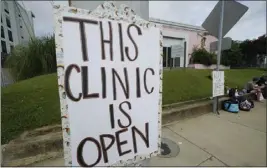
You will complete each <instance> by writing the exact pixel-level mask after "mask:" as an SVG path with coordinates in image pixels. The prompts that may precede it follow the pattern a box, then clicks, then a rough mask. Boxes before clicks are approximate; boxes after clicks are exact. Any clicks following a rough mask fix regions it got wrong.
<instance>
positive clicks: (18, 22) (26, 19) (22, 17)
mask: <svg viewBox="0 0 267 168" xmlns="http://www.w3.org/2000/svg"><path fill="white" fill-rule="evenodd" d="M34 17H35V16H34V15H33V13H32V12H31V11H28V10H26V9H24V8H23V7H22V6H21V5H20V4H19V3H18V2H17V1H7V0H2V1H1V54H3V55H6V54H9V53H10V52H11V50H12V48H13V47H14V46H16V45H18V44H26V43H27V42H28V41H29V40H30V39H31V38H33V37H34V25H33V18H34Z"/></svg>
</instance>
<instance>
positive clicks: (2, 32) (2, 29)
mask: <svg viewBox="0 0 267 168" xmlns="http://www.w3.org/2000/svg"><path fill="white" fill-rule="evenodd" d="M1 37H2V38H5V31H4V27H3V26H1Z"/></svg>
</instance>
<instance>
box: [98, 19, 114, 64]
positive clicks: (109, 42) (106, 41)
mask: <svg viewBox="0 0 267 168" xmlns="http://www.w3.org/2000/svg"><path fill="white" fill-rule="evenodd" d="M108 26H109V40H104V34H103V24H102V22H100V39H101V51H102V60H105V59H106V53H105V43H108V44H109V53H110V60H111V61H113V35H112V25H111V22H108Z"/></svg>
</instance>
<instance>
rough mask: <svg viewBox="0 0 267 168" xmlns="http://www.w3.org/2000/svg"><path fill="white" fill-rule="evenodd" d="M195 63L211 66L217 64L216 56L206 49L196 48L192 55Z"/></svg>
mask: <svg viewBox="0 0 267 168" xmlns="http://www.w3.org/2000/svg"><path fill="white" fill-rule="evenodd" d="M192 59H193V63H198V64H204V65H207V66H209V65H211V64H216V55H215V54H213V53H209V52H208V51H207V50H206V49H205V48H194V49H193V53H192Z"/></svg>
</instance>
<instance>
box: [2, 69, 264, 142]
mask: <svg viewBox="0 0 267 168" xmlns="http://www.w3.org/2000/svg"><path fill="white" fill-rule="evenodd" d="M263 72H264V71H262V70H258V69H241V70H226V71H225V77H226V80H227V81H226V83H227V85H228V86H229V87H236V86H238V87H243V86H244V84H245V83H246V82H247V81H248V80H250V79H251V78H252V77H254V76H261V75H262V73H263ZM210 74H211V70H194V69H187V70H166V71H164V74H163V104H171V103H176V102H181V101H187V100H196V99H200V98H206V97H210V96H211V94H212V93H211V91H212V81H211V80H210V79H209V78H208V76H210ZM1 96H2V111H1V112H2V113H1V115H2V123H1V124H2V136H1V139H2V143H7V142H8V141H10V140H12V139H14V138H16V137H17V136H18V135H20V134H21V133H22V132H24V131H26V130H32V129H35V128H38V127H42V126H46V125H52V124H60V122H61V118H60V105H59V97H58V86H57V76H56V74H49V75H42V76H38V77H34V78H32V79H28V80H24V81H21V82H18V83H16V84H13V85H10V86H8V87H6V88H2V93H1Z"/></svg>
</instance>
